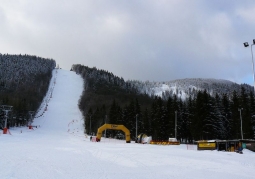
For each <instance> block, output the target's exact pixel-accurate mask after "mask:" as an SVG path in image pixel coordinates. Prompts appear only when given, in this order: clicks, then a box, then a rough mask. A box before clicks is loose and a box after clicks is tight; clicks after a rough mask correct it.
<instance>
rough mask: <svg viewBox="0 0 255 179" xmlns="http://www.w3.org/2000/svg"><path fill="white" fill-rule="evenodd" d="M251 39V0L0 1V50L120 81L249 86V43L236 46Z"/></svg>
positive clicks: (254, 22)
mask: <svg viewBox="0 0 255 179" xmlns="http://www.w3.org/2000/svg"><path fill="white" fill-rule="evenodd" d="M253 39H255V1H254V0H0V53H2V54H5V53H9V54H29V55H36V56H40V57H45V58H53V59H54V60H56V62H57V64H59V65H60V67H62V68H63V69H67V70H70V68H71V66H72V64H82V65H85V66H89V67H97V68H99V69H104V70H107V71H109V72H112V73H114V74H115V75H117V76H120V77H123V78H124V79H125V80H128V79H136V80H142V81H145V80H149V81H169V80H174V79H183V78H216V79H227V80H231V81H233V82H236V83H248V84H251V85H253V71H252V56H251V48H250V47H249V48H244V46H243V42H246V41H247V42H249V43H250V44H252V40H253ZM254 47H255V46H254ZM254 51H255V49H254Z"/></svg>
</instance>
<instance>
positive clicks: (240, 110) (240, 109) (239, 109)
mask: <svg viewBox="0 0 255 179" xmlns="http://www.w3.org/2000/svg"><path fill="white" fill-rule="evenodd" d="M242 110H243V108H238V111H239V112H240V120H241V137H242V139H243V121H242Z"/></svg>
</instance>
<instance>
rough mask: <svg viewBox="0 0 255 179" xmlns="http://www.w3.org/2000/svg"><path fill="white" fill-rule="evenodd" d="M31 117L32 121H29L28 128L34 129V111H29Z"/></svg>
mask: <svg viewBox="0 0 255 179" xmlns="http://www.w3.org/2000/svg"><path fill="white" fill-rule="evenodd" d="M28 113H29V115H30V119H29V121H28V128H29V129H32V126H31V125H32V121H33V114H34V113H35V112H34V111H28Z"/></svg>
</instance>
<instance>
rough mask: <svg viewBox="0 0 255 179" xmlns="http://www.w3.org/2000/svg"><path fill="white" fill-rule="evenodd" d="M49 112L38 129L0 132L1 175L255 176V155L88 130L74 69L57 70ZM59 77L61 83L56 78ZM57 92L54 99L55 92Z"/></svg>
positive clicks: (15, 178)
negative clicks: (97, 135)
mask: <svg viewBox="0 0 255 179" xmlns="http://www.w3.org/2000/svg"><path fill="white" fill-rule="evenodd" d="M53 74H54V76H53V78H52V83H51V87H50V91H49V94H48V95H47V96H46V99H45V100H44V101H46V102H48V107H47V111H45V112H43V111H44V109H45V105H46V104H42V107H41V111H39V112H38V114H37V115H40V114H43V115H42V116H41V117H38V118H36V119H35V121H34V123H33V125H34V126H38V128H35V127H34V130H31V129H28V128H25V127H21V128H19V127H17V128H11V129H10V133H11V134H8V135H6V134H5V135H4V134H0V178H1V179H81V178H82V179H83V178H86V179H90V178H91V179H92V178H93V179H100V178H101V179H120V178H121V179H143V178H149V179H155V178H162V179H165V178H187V179H192V178H194V179H204V178H206V179H215V178H219V179H221V178H224V179H225V178H231V179H248V178H250V179H251V178H254V177H255V153H253V152H251V151H249V150H244V154H243V155H241V154H237V153H230V152H217V151H197V150H196V147H194V146H193V147H189V150H187V146H186V145H180V146H158V145H149V144H144V145H143V144H135V143H130V144H126V143H125V141H120V140H110V139H104V138H102V141H101V142H98V143H96V142H90V140H89V137H86V136H85V135H84V132H83V122H82V115H81V113H80V111H79V109H78V106H77V104H78V100H79V97H80V95H81V93H82V89H83V80H82V79H81V77H80V76H78V75H76V74H75V73H74V72H71V71H65V70H58V72H57V73H56V71H54V72H53ZM55 78H56V84H55V85H54V80H55ZM51 91H53V92H52V98H50V96H51Z"/></svg>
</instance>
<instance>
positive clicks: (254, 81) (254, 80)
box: [243, 39, 255, 95]
mask: <svg viewBox="0 0 255 179" xmlns="http://www.w3.org/2000/svg"><path fill="white" fill-rule="evenodd" d="M243 45H244V47H249V43H248V42H244V43H243ZM253 45H255V39H253V44H251V59H252V70H253V86H254V95H255V72H254V60H253V51H252V46H253Z"/></svg>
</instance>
